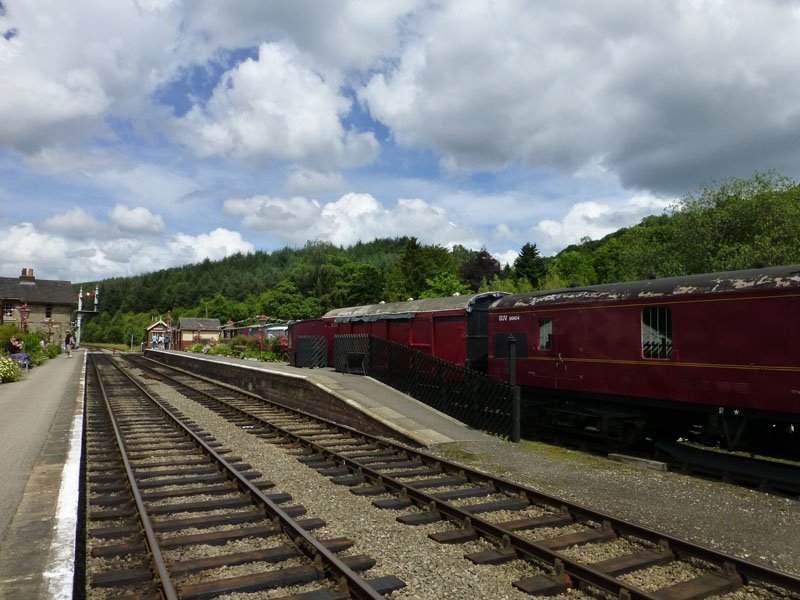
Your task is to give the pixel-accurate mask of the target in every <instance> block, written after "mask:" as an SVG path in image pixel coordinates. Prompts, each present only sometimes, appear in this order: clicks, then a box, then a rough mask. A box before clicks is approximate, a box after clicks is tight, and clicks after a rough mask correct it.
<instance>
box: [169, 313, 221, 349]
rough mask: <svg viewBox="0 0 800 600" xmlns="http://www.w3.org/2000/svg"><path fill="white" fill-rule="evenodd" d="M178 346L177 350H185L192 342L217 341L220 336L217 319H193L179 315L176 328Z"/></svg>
mask: <svg viewBox="0 0 800 600" xmlns="http://www.w3.org/2000/svg"><path fill="white" fill-rule="evenodd" d="M178 334H179V340H180V341H179V343H180V346H179V347H177V348H176V349H177V350H186V348H188V347H189V346H191V345H192V344H198V343H199V344H203V343H206V342H211V341H214V342H218V341H219V336H220V325H219V319H195V318H189V317H181V319H180V325H179V329H178Z"/></svg>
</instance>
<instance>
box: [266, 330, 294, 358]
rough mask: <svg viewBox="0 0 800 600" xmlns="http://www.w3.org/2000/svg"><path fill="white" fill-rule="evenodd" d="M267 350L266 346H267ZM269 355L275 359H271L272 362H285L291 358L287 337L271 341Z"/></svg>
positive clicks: (275, 338) (278, 337)
mask: <svg viewBox="0 0 800 600" xmlns="http://www.w3.org/2000/svg"><path fill="white" fill-rule="evenodd" d="M265 350H267V348H266V344H265ZM268 351H269V353H270V354H272V355H273V356H274V358H272V359H269V360H270V361H271V362H285V361H286V360H288V356H289V338H288V337H286V336H285V335H278V336H275V337H274V338H272V339H271V340H269V350H268Z"/></svg>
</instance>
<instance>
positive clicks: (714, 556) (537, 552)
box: [250, 394, 800, 600]
mask: <svg viewBox="0 0 800 600" xmlns="http://www.w3.org/2000/svg"><path fill="white" fill-rule="evenodd" d="M250 396H251V397H253V398H254V399H256V397H255V396H254V395H252V394H251V395H250ZM257 401H259V400H257ZM361 439H363V440H365V441H364V442H363V445H370V444H374V445H382V444H383V443H384V442H382V441H381V442H378V441H377V440H375V439H374V438H370V437H369V436H363V435H362V437H361ZM351 447H353V446H352V445H351ZM384 447H385V446H384ZM310 448H315V449H316V450H317V451H318V452H320V453H326V452H327V453H328V455H329V454H330V451H328V450H325V448H324V447H323V446H322V445H321V444H320V445H315V446H313V447H310ZM349 451H350V452H353V451H355V449H353V450H349ZM405 451H406V452H407V453H408V454H409V456H411V455H417V456H424V457H427V455H424V454H422V453H420V452H418V451H414V450H409V449H406V450H405ZM428 458H430V459H431V460H432V461H437V460H439V459H437V458H435V457H428ZM353 462H354V461H351V462H350V463H347V464H352V463H353ZM441 462H443V461H441ZM454 469H455V470H454ZM445 470H446V471H447V470H450V472H451V473H455V472H458V473H459V474H461V473H463V472H465V471H466V469H464V468H463V467H462V466H460V465H450V464H448V466H447V467H446V468H445ZM364 473H365V474H366V475H368V476H369V475H370V474H369V472H368V471H367V470H365V471H364ZM392 475H394V476H398V475H397V474H396V473H393V474H392ZM468 477H469V479H472V480H474V481H477V480H481V482H482V483H484V481H483V480H485V482H486V483H489V484H491V485H495V486H496V485H497V483H496V482H499V483H500V484H501V485H502V487H504V488H505V487H506V485H508V486H511V487H510V489H513V484H511V483H510V482H505V481H504V480H499V479H497V478H494V477H491V476H486V475H482V474H479V473H476V472H474V471H471V472H470V475H469V476H468ZM443 479H444V478H443ZM380 481H381V483H382V485H384V486H385V487H386V489H389V490H393V491H394V492H395V493H397V492H398V491H399V489H400V488H398V487H397V486H399V485H400V484H399V482H397V481H395V480H394V479H392V477H389V476H386V478H385V479H380ZM411 489H412V490H414V489H415V488H414V487H413V486H412V487H411ZM406 493H407V494H408V492H406ZM416 494H417V492H416V491H415V492H414V497H415V498H416V497H417V496H416ZM525 495H526V497H527V500H528V501H529V502H531V503H536V504H537V505H545V506H550V507H554V506H559V507H560V508H561V510H560V512H559V513H557V514H555V515H544V517H545V518H546V519H564V520H572V519H574V518H578V519H580V520H581V521H586V520H595V521H600V522H602V520H605V516H604V515H603V516H601V515H599V514H598V513H596V512H594V511H592V510H590V509H585V508H583V507H573V508H572V509H569V508H566V506H565V505H564V504H563V503H561V501H560V500H558V499H556V498H553V497H549V496H547V495H545V494H542V493H540V492H536V491H533V490H526V492H525ZM417 502H419V501H417ZM559 503H561V504H559ZM442 508H445V506H444V505H443V506H442ZM449 511H450V509H449V508H447V512H444V513H442V516H444V517H447V516H449ZM598 517H600V518H598ZM536 519H539V518H538V517H536V518H532V519H521V520H519V521H520V522H522V521H536ZM480 521H481V520H479V521H478V522H477V523H476V525H478V524H479V526H480V527H481V528H483V529H484V531H482V532H481V534H482V535H484V536H485V537H487V538H489V539H497V540H502V539H503V536H504V535H507V534H508V530H506V531H503V530H502V529H500V528H498V527H497V526H495V525H492V524H490V523H488V522H486V523H481V522H480ZM610 523H613V524H614V527H617V526H619V527H622V528H623V529H625V530H626V532H627V533H629V534H632V535H634V536H637V537H641V538H642V539H644V540H651V541H654V542H655V541H657V538H656V539H654V538H655V535H654V534H655V533H656V532H653V531H649V530H646V529H643V528H641V527H638V526H636V525H634V524H632V523H628V522H625V521H620V520H618V519H613V520H611V521H610ZM526 527H527V525H521V526H520V528H526ZM476 528H477V527H476ZM514 528H516V527H514ZM512 530H513V529H512ZM515 537H516V536H515ZM522 542H523V543H522V544H521V545H519V546H517V548H516V550H515V552H516V553H517V554H520V555H522V556H525V557H528V558H532V559H536V560H543V561H545V562H549V563H552V562H553V559H552V554H550V553H549V552H547V553H545V552H544V549H543V548H542V547H541V546H539V545H537V544H536V543H532V542H528V541H525V540H522ZM518 543H519V541H516V542H514V543H512V546H513V545H515V544H518ZM672 544H674V545H675V547H674V548H673V549H670V548H669V546H670V545H672ZM660 550H661V552H658V553H659V554H663V555H665V557H664V560H668V559H674V556H675V555H678V554H685V555H686V556H690V557H696V558H699V559H701V560H707V561H709V562H711V563H713V564H719V563H718V560H719V557H720V553H716V552H714V551H712V550H710V549H707V548H703V547H701V546H697V545H694V544H691V543H689V542H685V541H682V540H678V539H674V538H670V539H669V544H665V545H663V546H661V547H660ZM506 552H508V550H507V549H506ZM509 553H510V552H509ZM673 553H674V554H673ZM548 556H550V558H548ZM722 556H725V555H722ZM726 558H729V559H730V560H731V561H732V562H731V564H734V565H735V566H740V567H741V569H740V570H739V574H738V577H739V578H740V579H745V580H746V579H747V576H752V577H753V579H754V580H756V581H759V582H765V583H772V584H774V585H777V586H780V587H784V588H786V589H788V590H791V591H799V590H800V578H797V577H794V576H790V575H787V574H785V573H778V572H775V571H773V570H770V569H767V568H763V567H760V566H758V565H755V564H753V563H749V562H748V561H744V560H741V559H737V558H735V557H726ZM559 560H561V562H562V564H564V565H565V569H566V572H567V573H568V574H569V575H570V576H571V577H572V579H573V580H574V581H576V582H577V583H579V584H581V585H593V586H597V587H599V588H601V589H604V590H606V591H607V592H609V593H611V594H613V595H618V596H619V597H620V598H621V599H622V600H628V599H630V600H640V599H644V598H647V599H650V600H655V599H656V598H659V599H660V600H664V598H663V597H661V596H657V595H655V594H650V593H647V592H644V591H642V590H639V589H637V588H635V587H631V588H629V589H628V587H627V586H625V585H623V584H621V583H620V582H619V581H618V580H616V579H614V578H613V577H610V576H609V575H608V574H605V573H603V571H602V570H600V569H598V568H594V566H587V565H583V564H580V563H577V562H575V561H572V560H568V559H561V558H559ZM678 597H679V598H680V600H685V598H683V596H682V595H679V596H678Z"/></svg>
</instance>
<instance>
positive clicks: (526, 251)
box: [514, 242, 545, 287]
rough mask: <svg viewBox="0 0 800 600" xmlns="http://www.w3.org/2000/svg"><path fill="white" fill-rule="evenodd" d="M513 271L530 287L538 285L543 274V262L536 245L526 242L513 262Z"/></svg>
mask: <svg viewBox="0 0 800 600" xmlns="http://www.w3.org/2000/svg"><path fill="white" fill-rule="evenodd" d="M514 270H515V271H516V273H517V275H518V276H521V277H525V278H526V279H527V280H528V281H529V282H530V284H531V285H532V286H534V287H536V286H537V285H538V282H539V279H540V278H541V277H544V274H545V262H544V260H543V259H542V257H541V256H540V255H539V249H538V248H537V247H536V244H531V243H530V242H528V243H527V244H525V245H524V246H523V247H522V249H521V250H520V251H519V256H517V258H516V260H515V261H514Z"/></svg>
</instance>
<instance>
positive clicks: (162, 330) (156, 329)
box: [144, 319, 172, 348]
mask: <svg viewBox="0 0 800 600" xmlns="http://www.w3.org/2000/svg"><path fill="white" fill-rule="evenodd" d="M169 329H170V328H169V325H167V324H166V323H164V321H162V320H161V319H159V320H158V321H156V322H155V323H152V324H151V325H150V326H149V327H148V328H147V329H145V330H144V347H145V348H152V347H153V336H154V335H158V336H162V337H163V336H165V335H167V334H169V335H170V338H171V337H172V333H171V332H170V330H169ZM171 345H172V340H171V339H170V346H171Z"/></svg>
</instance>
